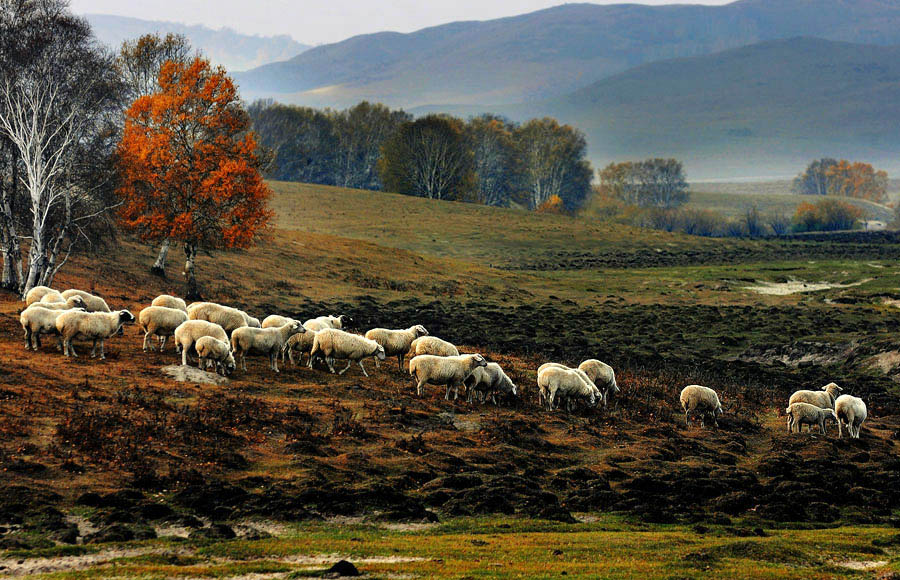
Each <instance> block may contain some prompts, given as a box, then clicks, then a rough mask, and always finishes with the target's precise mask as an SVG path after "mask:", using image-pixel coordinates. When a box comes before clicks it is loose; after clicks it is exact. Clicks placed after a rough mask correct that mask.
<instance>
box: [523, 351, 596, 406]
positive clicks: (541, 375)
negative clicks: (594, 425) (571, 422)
mask: <svg viewBox="0 0 900 580" xmlns="http://www.w3.org/2000/svg"><path fill="white" fill-rule="evenodd" d="M537 382H538V390H539V391H540V392H541V393H543V400H544V401H545V402H546V405H547V410H548V411H552V410H553V409H555V408H556V403H557V399H558V398H560V397H564V398H565V399H566V401H567V402H569V403H574V402H575V401H584V402H585V403H586V404H587V405H588V406H590V407H595V406H597V402H598V401H599V400H600V397H601V395H600V392H599V391H598V390H597V387H596V386H594V384H593V383H592V382H591V380H590V379H589V378H588V376H587V375H586V374H585V373H584V371H581V370H579V369H570V368H565V367H564V366H563V365H555V364H553V363H550V365H547V366H543V365H542V368H541V369H539V370H538V381H537ZM569 408H570V409H571V407H569Z"/></svg>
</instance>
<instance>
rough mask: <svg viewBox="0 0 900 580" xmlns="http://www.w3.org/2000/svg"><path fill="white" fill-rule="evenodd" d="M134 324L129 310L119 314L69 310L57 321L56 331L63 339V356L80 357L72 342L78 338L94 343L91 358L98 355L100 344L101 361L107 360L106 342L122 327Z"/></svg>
mask: <svg viewBox="0 0 900 580" xmlns="http://www.w3.org/2000/svg"><path fill="white" fill-rule="evenodd" d="M133 322H134V315H133V314H132V313H131V312H128V311H127V310H119V311H118V312H81V311H78V310H67V311H65V312H63V313H62V314H60V315H59V317H58V318H57V319H56V330H57V331H59V334H60V336H61V337H62V343H63V354H64V355H65V356H69V353H71V356H74V357H78V354H77V353H76V352H75V346H74V345H73V344H72V341H73V340H75V339H76V338H84V339H87V340H93V341H94V348H93V349H91V358H94V356H95V355H96V353H97V343H98V342H99V343H100V359H101V360H102V359H105V358H106V350H105V345H104V342H105V341H106V339H107V338H110V337H111V336H113V335H114V334H117V333H118V332H119V331H120V330H121V329H122V326H123V325H125V324H131V323H133Z"/></svg>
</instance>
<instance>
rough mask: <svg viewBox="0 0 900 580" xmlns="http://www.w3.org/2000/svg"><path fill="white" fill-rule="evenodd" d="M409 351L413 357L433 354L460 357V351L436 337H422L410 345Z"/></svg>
mask: <svg viewBox="0 0 900 580" xmlns="http://www.w3.org/2000/svg"><path fill="white" fill-rule="evenodd" d="M409 350H410V353H411V354H412V356H419V355H420V354H432V355H434V356H459V350H458V349H457V348H456V347H455V346H454V345H453V344H451V343H449V342H447V341H446V340H441V339H440V338H438V337H436V336H422V337H420V338H417V339H415V340H414V341H412V343H410V345H409Z"/></svg>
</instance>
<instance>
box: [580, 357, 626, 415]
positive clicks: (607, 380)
mask: <svg viewBox="0 0 900 580" xmlns="http://www.w3.org/2000/svg"><path fill="white" fill-rule="evenodd" d="M578 368H579V369H580V370H582V371H584V374H586V375H587V376H588V378H590V379H591V381H592V382H593V383H594V385H595V386H596V387H597V388H598V389H599V390H600V393H601V394H602V395H603V406H604V407H606V404H607V401H608V400H609V393H610V392H611V393H613V394H617V393H618V392H619V385H618V384H616V372H615V371H614V370H613V368H612V367H611V366H609V365H608V364H606V363H605V362H600V361H599V360H597V359H588V360H586V361H584V362H583V363H581V364H580V365H578Z"/></svg>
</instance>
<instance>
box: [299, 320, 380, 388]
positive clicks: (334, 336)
mask: <svg viewBox="0 0 900 580" xmlns="http://www.w3.org/2000/svg"><path fill="white" fill-rule="evenodd" d="M317 355H318V356H322V357H324V358H325V363H326V364H327V365H328V370H330V371H331V373H332V374H334V372H335V371H334V361H335V359H347V366H346V367H344V369H343V370H342V371H341V372H340V373H338V374H341V375H342V374H344V373H345V372H347V370H348V369H349V368H350V366H351V365H352V364H353V363H354V362H356V363H357V364H359V368H361V369H362V372H363V374H364V375H365V376H367V377H368V376H369V373H367V372H366V367H365V366H363V363H362V361H363V359H364V358H368V357H375V359H376V360H384V359H385V357H386V355H385V354H384V347H383V346H381V345H380V344H378V343H377V342H375V341H374V340H370V339H368V338H365V337H363V336H359V335H358V334H350V333H349V332H344V331H343V330H340V329H338V328H325V329H323V330H320V331H318V332H317V333H316V336H315V338H314V339H313V345H312V349H311V350H310V352H309V357H310V364H312V359H313V357H315V356H317Z"/></svg>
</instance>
